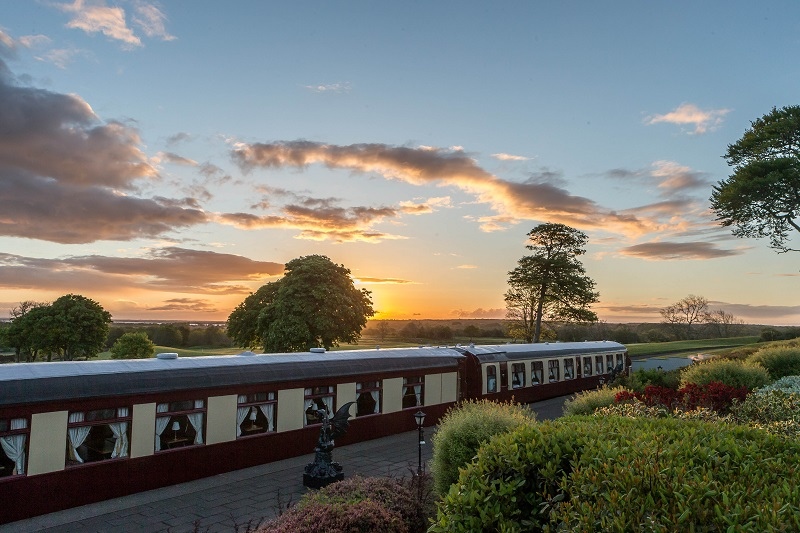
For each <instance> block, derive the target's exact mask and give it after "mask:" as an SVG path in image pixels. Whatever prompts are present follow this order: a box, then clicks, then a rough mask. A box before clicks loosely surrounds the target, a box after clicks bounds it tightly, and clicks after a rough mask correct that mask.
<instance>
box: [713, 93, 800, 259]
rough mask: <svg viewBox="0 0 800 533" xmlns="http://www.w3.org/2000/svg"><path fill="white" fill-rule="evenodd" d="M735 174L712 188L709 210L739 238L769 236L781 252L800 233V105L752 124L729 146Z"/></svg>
mask: <svg viewBox="0 0 800 533" xmlns="http://www.w3.org/2000/svg"><path fill="white" fill-rule="evenodd" d="M724 157H725V159H726V160H727V162H728V164H729V165H730V166H732V167H734V168H733V174H731V175H730V176H729V177H728V179H726V180H722V181H720V182H719V183H717V185H715V186H714V188H713V192H712V194H711V199H710V200H711V208H712V209H713V210H714V212H715V213H716V215H717V220H718V221H719V222H720V224H722V226H725V227H732V228H733V229H732V232H733V234H734V235H735V236H737V237H769V239H770V246H771V247H772V248H775V249H776V250H778V252H779V253H783V252H788V251H798V250H795V249H792V248H789V247H788V246H787V241H788V240H789V239H790V237H789V234H790V233H792V232H793V231H798V232H800V220H798V217H800V106H787V107H783V108H781V109H777V108H774V107H773V108H772V111H771V112H769V113H768V114H766V115H764V116H763V117H761V118H759V119H757V120H755V121H753V122H751V126H750V129H748V130H747V131H746V132H745V133H744V135H743V136H742V138H741V139H739V140H738V141H737V142H736V143H734V144H731V145H728V151H727V153H726V154H725V156H724Z"/></svg>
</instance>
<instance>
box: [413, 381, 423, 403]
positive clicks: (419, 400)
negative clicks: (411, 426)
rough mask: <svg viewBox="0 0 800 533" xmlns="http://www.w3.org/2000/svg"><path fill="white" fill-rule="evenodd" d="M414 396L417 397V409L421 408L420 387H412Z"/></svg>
mask: <svg viewBox="0 0 800 533" xmlns="http://www.w3.org/2000/svg"><path fill="white" fill-rule="evenodd" d="M414 396H416V397H417V407H421V406H422V385H414Z"/></svg>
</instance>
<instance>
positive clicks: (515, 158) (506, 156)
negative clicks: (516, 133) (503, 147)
mask: <svg viewBox="0 0 800 533" xmlns="http://www.w3.org/2000/svg"><path fill="white" fill-rule="evenodd" d="M492 157H494V158H495V159H499V160H500V161H530V160H531V158H530V157H525V156H522V155H512V154H504V153H502V152H501V153H499V154H492Z"/></svg>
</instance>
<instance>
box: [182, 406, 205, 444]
mask: <svg viewBox="0 0 800 533" xmlns="http://www.w3.org/2000/svg"><path fill="white" fill-rule="evenodd" d="M194 408H195V409H202V408H203V400H195V401H194ZM186 418H188V419H189V423H190V424H191V425H192V427H193V428H194V431H195V435H194V443H195V444H203V413H189V414H188V415H186Z"/></svg>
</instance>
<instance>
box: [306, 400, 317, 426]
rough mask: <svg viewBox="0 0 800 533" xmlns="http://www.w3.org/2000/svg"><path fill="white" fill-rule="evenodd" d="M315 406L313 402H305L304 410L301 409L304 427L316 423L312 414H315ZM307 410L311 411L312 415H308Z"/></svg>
mask: <svg viewBox="0 0 800 533" xmlns="http://www.w3.org/2000/svg"><path fill="white" fill-rule="evenodd" d="M315 405H316V404H315V403H314V400H306V405H305V408H304V409H303V425H304V426H307V425H309V424H314V423H316V418H317V415H316V414H314V413H316V407H315ZM309 409H311V410H312V413H309V411H308V410H309Z"/></svg>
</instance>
